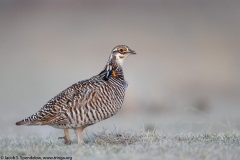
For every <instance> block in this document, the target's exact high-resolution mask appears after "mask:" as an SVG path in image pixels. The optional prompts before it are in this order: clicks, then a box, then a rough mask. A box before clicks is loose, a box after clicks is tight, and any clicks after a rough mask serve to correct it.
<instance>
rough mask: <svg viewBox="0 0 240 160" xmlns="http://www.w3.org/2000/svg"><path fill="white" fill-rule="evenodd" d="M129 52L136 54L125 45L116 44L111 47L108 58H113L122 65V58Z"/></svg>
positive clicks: (129, 53)
mask: <svg viewBox="0 0 240 160" xmlns="http://www.w3.org/2000/svg"><path fill="white" fill-rule="evenodd" d="M131 54H136V52H135V51H134V50H132V49H130V48H129V47H128V46H126V45H118V46H116V47H115V48H113V50H112V52H111V55H110V58H109V59H110V60H111V61H112V60H114V61H115V62H116V63H117V64H118V65H120V66H122V65H123V62H124V59H125V58H126V57H127V56H129V55H131Z"/></svg>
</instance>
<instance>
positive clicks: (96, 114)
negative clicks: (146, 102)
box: [16, 45, 136, 144]
mask: <svg viewBox="0 0 240 160" xmlns="http://www.w3.org/2000/svg"><path fill="white" fill-rule="evenodd" d="M135 54H136V52H135V51H134V50H132V49H130V48H129V47H128V46H127V45H118V46H116V47H114V48H113V50H112V51H111V53H110V56H109V59H108V61H107V63H106V65H105V67H104V69H103V70H102V71H101V72H100V73H99V74H97V75H95V76H93V77H91V78H89V79H86V80H82V81H79V82H77V83H75V84H73V85H71V86H70V87H68V88H67V89H65V90H63V91H62V92H60V93H59V94H58V95H56V96H55V97H54V98H52V99H51V100H49V101H48V102H47V103H46V104H45V105H44V106H43V107H42V108H41V109H40V110H39V111H38V112H36V113H35V114H33V115H31V116H29V117H27V118H25V119H23V120H21V121H18V122H16V125H17V126H19V125H27V126H31V125H48V126H52V127H54V128H58V129H63V131H64V136H63V137H59V138H62V139H64V140H65V143H66V144H71V140H70V136H69V129H73V130H74V132H75V134H76V136H77V143H78V144H83V143H84V141H83V139H82V132H83V130H84V129H85V128H86V127H88V126H91V125H93V124H95V123H97V122H99V121H102V120H105V119H107V118H109V117H112V116H113V115H115V114H116V113H117V112H118V111H119V110H120V109H121V107H122V104H123V101H124V96H125V91H126V88H127V87H128V83H127V81H126V80H125V79H124V74H123V62H124V60H125V58H126V57H128V56H129V55H135Z"/></svg>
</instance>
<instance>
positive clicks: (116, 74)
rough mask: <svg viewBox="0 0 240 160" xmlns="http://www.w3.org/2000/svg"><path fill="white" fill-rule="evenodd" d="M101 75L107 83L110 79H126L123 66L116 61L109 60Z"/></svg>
mask: <svg viewBox="0 0 240 160" xmlns="http://www.w3.org/2000/svg"><path fill="white" fill-rule="evenodd" d="M99 75H101V76H102V77H103V79H104V80H105V81H108V80H109V78H110V77H113V78H121V79H124V75H123V70H122V66H121V65H119V64H118V63H117V62H116V60H115V59H109V60H108V62H107V64H106V65H105V67H104V69H103V71H102V72H101V73H100V74H99Z"/></svg>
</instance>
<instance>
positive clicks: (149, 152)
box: [0, 131, 240, 160]
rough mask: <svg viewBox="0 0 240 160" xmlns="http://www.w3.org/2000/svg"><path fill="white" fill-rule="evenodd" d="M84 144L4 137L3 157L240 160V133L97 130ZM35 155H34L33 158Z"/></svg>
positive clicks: (0, 144) (0, 148) (0, 150)
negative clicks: (166, 132) (165, 132)
mask: <svg viewBox="0 0 240 160" xmlns="http://www.w3.org/2000/svg"><path fill="white" fill-rule="evenodd" d="M84 141H85V144H84V145H78V144H76V143H75V142H73V143H72V144H71V145H65V144H63V141H62V140H58V139H55V138H54V139H53V138H52V137H47V138H46V137H14V138H7V137H5V138H0V155H1V156H4V157H5V156H8V157H10V156H15V157H16V156H18V158H20V157H21V156H22V158H33V159H34V158H35V159H37V158H39V157H41V158H42V159H44V158H51V157H52V158H54V157H55V159H61V158H62V159H64V158H65V159H67V158H68V159H70V158H72V159H92V160H95V159H102V160H105V159H184V160H185V159H208V160H215V159H216V160H217V159H224V160H226V159H228V160H229V159H236V160H237V159H239V157H240V134H239V133H237V132H229V133H218V134H195V133H179V134H163V133H161V132H159V131H153V132H146V131H139V132H116V131H112V132H105V131H101V132H97V133H92V134H91V135H90V136H86V135H85V136H84ZM31 156H32V157H31Z"/></svg>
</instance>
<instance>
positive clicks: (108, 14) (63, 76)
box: [0, 0, 240, 133]
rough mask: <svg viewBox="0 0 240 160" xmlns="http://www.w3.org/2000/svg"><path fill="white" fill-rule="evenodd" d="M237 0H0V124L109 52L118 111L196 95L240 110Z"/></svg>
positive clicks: (10, 124) (175, 106)
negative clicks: (122, 97) (119, 93)
mask: <svg viewBox="0 0 240 160" xmlns="http://www.w3.org/2000/svg"><path fill="white" fill-rule="evenodd" d="M239 8H240V1H239V0H211V1H210V0H121V1H114V0H101V1H98V0H85V1H83V0H79V1H71V0H52V1H49V0H33V1H30V0H21V1H19V0H1V1H0V75H1V78H0V109H1V112H0V126H2V128H3V127H6V126H7V127H6V129H5V132H4V133H11V132H13V131H15V130H16V128H15V126H14V123H15V122H16V121H18V120H20V119H22V118H25V117H27V116H30V115H31V114H33V113H35V112H36V111H38V110H39V109H40V108H41V107H42V106H43V105H44V104H45V103H46V102H47V101H48V100H50V99H51V98H52V97H53V96H55V95H56V94H57V93H59V92H60V91H62V90H64V89H65V88H67V87H68V86H70V85H71V84H73V83H75V82H77V81H80V80H83V79H87V78H90V77H91V76H93V75H96V74H98V73H99V72H100V71H101V70H102V69H103V67H104V65H105V63H106V61H107V59H108V56H109V54H110V51H111V50H112V49H113V47H115V46H116V45H118V44H126V45H128V46H129V47H130V48H132V49H133V50H135V51H136V52H137V55H136V56H130V57H128V58H127V60H126V61H125V63H124V73H125V77H126V80H127V81H128V83H129V87H128V89H127V94H126V101H125V103H124V110H126V111H129V112H135V111H139V110H144V111H145V109H147V110H148V109H149V108H154V107H159V108H164V109H163V111H165V110H170V111H176V110H182V109H184V108H186V107H195V105H196V106H198V103H201V104H202V103H203V104H204V106H205V107H207V108H209V109H207V111H208V112H209V113H210V114H212V113H218V112H219V111H221V113H224V114H229V115H231V114H237V115H239V113H240V9H239Z"/></svg>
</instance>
